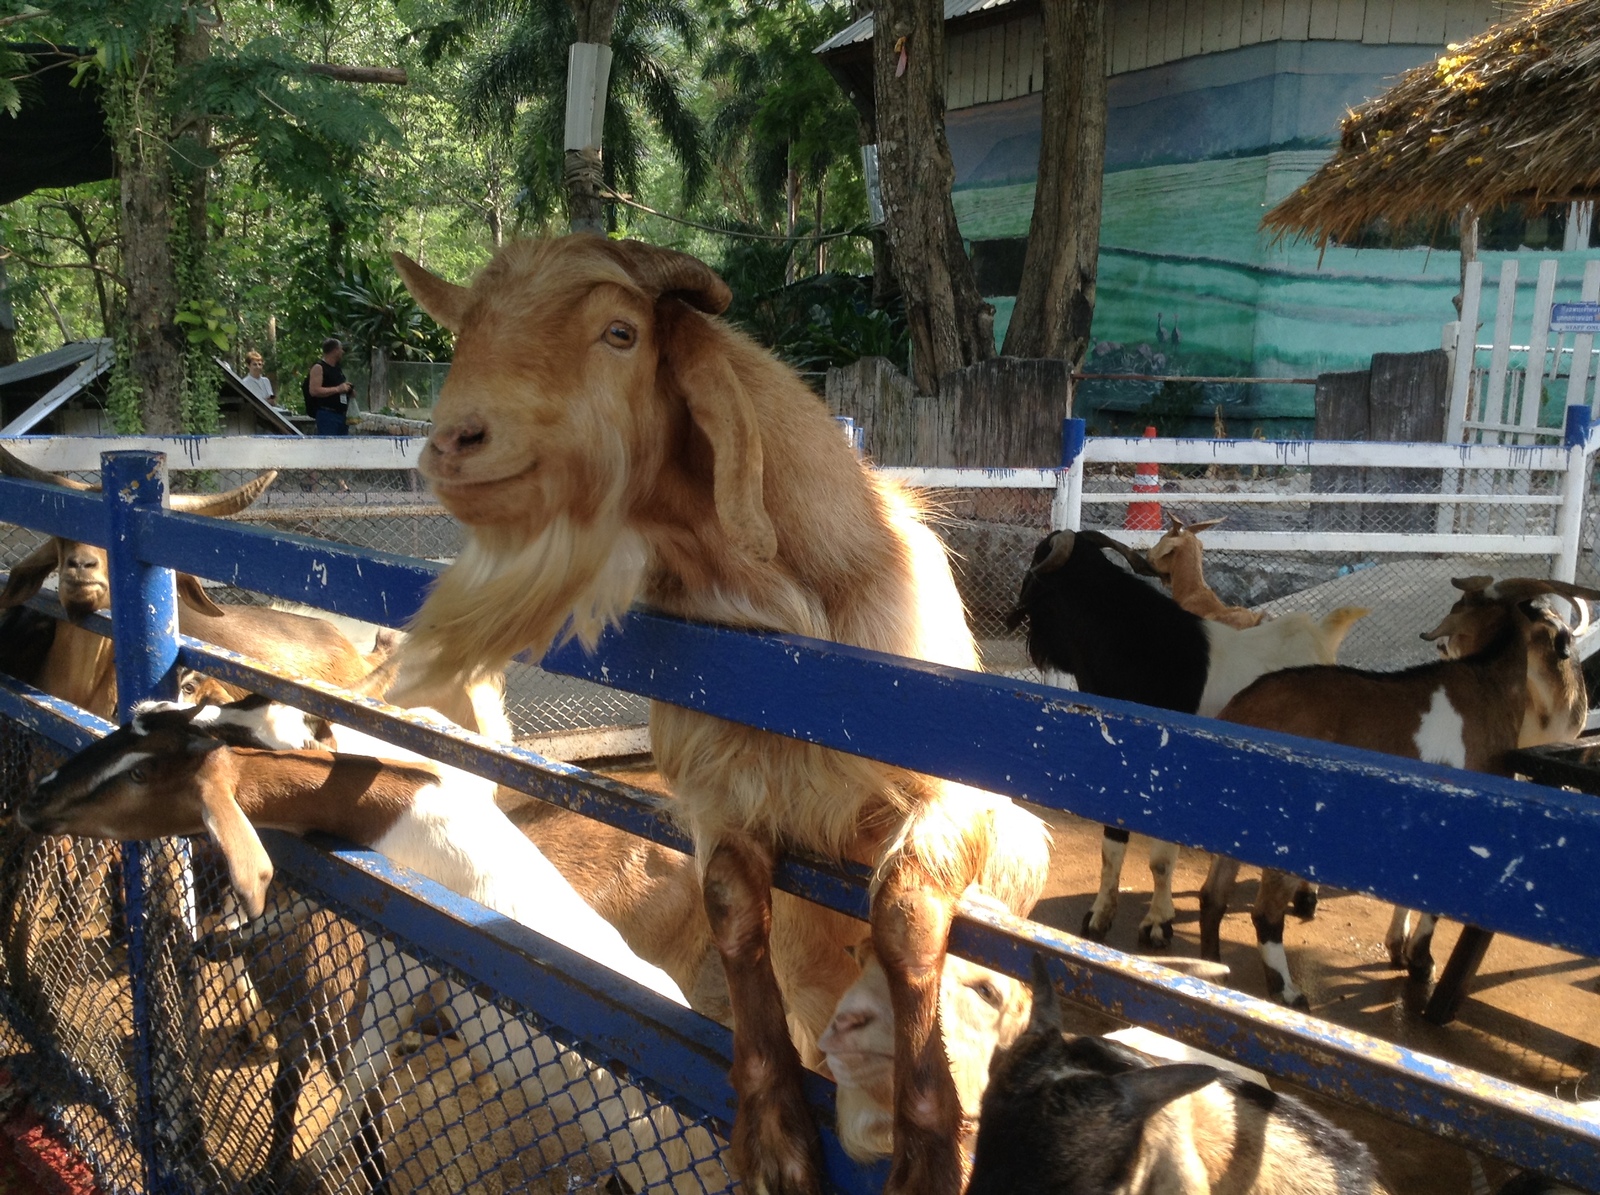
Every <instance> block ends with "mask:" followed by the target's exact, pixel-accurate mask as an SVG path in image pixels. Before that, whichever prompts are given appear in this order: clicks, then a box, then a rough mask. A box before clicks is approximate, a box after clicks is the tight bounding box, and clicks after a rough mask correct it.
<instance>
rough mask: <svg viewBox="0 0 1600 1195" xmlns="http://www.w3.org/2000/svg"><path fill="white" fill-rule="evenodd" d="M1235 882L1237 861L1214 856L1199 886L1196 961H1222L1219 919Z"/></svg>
mask: <svg viewBox="0 0 1600 1195" xmlns="http://www.w3.org/2000/svg"><path fill="white" fill-rule="evenodd" d="M1238 878H1239V861H1238V860H1237V859H1227V858H1224V857H1223V856H1221V855H1216V856H1213V858H1212V860H1211V867H1210V869H1209V870H1208V871H1207V872H1206V882H1205V883H1204V884H1202V885H1200V957H1201V958H1203V959H1209V960H1210V961H1211V962H1213V963H1220V962H1221V961H1222V918H1223V917H1224V916H1226V915H1227V912H1228V898H1229V897H1230V896H1232V895H1233V885H1234V882H1235V881H1236V880H1237V879H1238Z"/></svg>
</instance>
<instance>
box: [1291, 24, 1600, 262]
mask: <svg viewBox="0 0 1600 1195" xmlns="http://www.w3.org/2000/svg"><path fill="white" fill-rule="evenodd" d="M1597 195H1600V0H1548V2H1546V3H1542V4H1534V5H1530V6H1529V7H1528V8H1527V9H1525V10H1524V11H1523V12H1522V13H1521V14H1519V15H1518V16H1516V17H1515V18H1513V19H1511V20H1508V21H1505V22H1502V23H1501V24H1498V25H1494V26H1492V27H1491V28H1490V29H1489V30H1488V31H1486V32H1485V33H1482V34H1480V35H1479V36H1477V37H1475V38H1473V39H1472V40H1471V41H1469V42H1467V43H1465V44H1464V45H1459V46H1452V47H1450V50H1449V52H1448V53H1447V54H1445V55H1444V56H1443V57H1441V58H1440V59H1438V61H1436V62H1433V63H1430V64H1428V65H1425V66H1419V67H1416V68H1415V69H1413V70H1410V71H1407V72H1406V73H1405V74H1404V75H1402V76H1401V78H1400V81H1399V82H1398V83H1396V84H1395V85H1394V86H1393V87H1391V88H1390V89H1389V90H1388V91H1386V92H1385V93H1384V94H1383V95H1381V96H1379V97H1378V98H1377V99H1375V100H1372V101H1370V102H1368V103H1366V104H1363V105H1362V106H1361V107H1359V108H1357V109H1355V110H1354V111H1352V112H1351V113H1350V114H1349V115H1348V116H1346V117H1345V119H1344V123H1343V127H1342V137H1341V140H1340V147H1339V151H1338V153H1336V154H1335V155H1334V157H1333V158H1332V159H1331V160H1330V161H1329V162H1328V163H1327V164H1326V165H1324V166H1323V167H1322V169H1320V170H1319V171H1317V173H1316V174H1314V175H1312V177H1311V178H1310V179H1309V180H1308V181H1307V182H1306V184H1305V185H1304V186H1303V187H1301V188H1300V189H1299V190H1298V191H1296V192H1295V193H1294V194H1293V195H1291V196H1290V197H1289V198H1288V199H1286V200H1284V201H1283V202H1282V203H1280V204H1279V205H1278V206H1277V207H1275V208H1274V209H1273V210H1272V211H1271V212H1269V213H1268V214H1267V218H1266V219H1265V220H1264V221H1263V227H1265V228H1268V229H1272V230H1276V231H1277V232H1278V233H1279V234H1280V235H1284V234H1295V233H1298V234H1301V235H1304V236H1309V237H1311V238H1313V239H1315V240H1317V241H1319V242H1321V243H1324V244H1325V243H1326V242H1327V241H1328V240H1329V239H1335V240H1344V241H1350V240H1354V239H1355V237H1356V236H1357V234H1358V233H1359V232H1360V231H1361V230H1362V229H1363V228H1365V227H1367V226H1368V225H1370V224H1371V223H1372V222H1373V221H1375V220H1378V219H1384V220H1386V221H1387V222H1388V223H1389V224H1390V225H1391V226H1393V227H1400V226H1404V225H1407V224H1411V223H1412V222H1413V221H1417V220H1436V221H1440V222H1448V221H1454V220H1455V219H1456V217H1457V216H1458V215H1459V214H1460V212H1461V211H1462V209H1463V208H1466V207H1471V208H1473V209H1474V210H1476V211H1478V212H1486V211H1490V210H1493V209H1495V208H1499V207H1507V206H1510V205H1512V204H1546V203H1560V202H1570V201H1573V200H1582V199H1593V198H1595V197H1596V196H1597Z"/></svg>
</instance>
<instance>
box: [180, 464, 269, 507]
mask: <svg viewBox="0 0 1600 1195" xmlns="http://www.w3.org/2000/svg"><path fill="white" fill-rule="evenodd" d="M277 479H278V471H277V470H276V469H268V470H267V471H266V472H265V473H263V474H262V475H261V476H260V477H257V478H254V479H252V480H250V481H247V482H245V483H244V484H243V485H242V486H238V487H237V488H235V489H231V490H229V491H227V492H226V493H223V494H168V495H167V503H168V505H169V506H170V507H171V508H172V509H173V510H181V511H183V512H185V513H186V514H194V515H236V514H238V513H239V512H240V511H241V510H243V509H244V508H245V507H247V506H249V505H250V504H251V503H252V502H254V501H255V500H256V499H257V498H259V497H261V495H262V493H263V492H265V490H266V488H267V487H268V486H269V485H271V484H272V483H273V482H274V481H276V480H277Z"/></svg>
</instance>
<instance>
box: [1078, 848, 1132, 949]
mask: <svg viewBox="0 0 1600 1195" xmlns="http://www.w3.org/2000/svg"><path fill="white" fill-rule="evenodd" d="M1127 855H1128V832H1127V831H1126V830H1119V829H1117V827H1115V826H1106V827H1104V832H1103V833H1102V834H1101V836H1100V891H1099V892H1098V893H1096V894H1095V898H1094V904H1093V905H1092V906H1091V907H1090V909H1089V911H1088V912H1087V913H1085V914H1084V915H1083V928H1082V929H1081V930H1079V933H1080V935H1081V936H1083V937H1085V938H1088V939H1089V940H1090V941H1091V942H1104V941H1105V940H1106V935H1107V934H1108V933H1110V932H1111V923H1112V922H1113V921H1115V920H1116V919H1117V897H1118V895H1119V892H1120V890H1121V888H1122V861H1123V860H1124V859H1125V858H1127Z"/></svg>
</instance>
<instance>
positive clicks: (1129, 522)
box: [1122, 427, 1161, 531]
mask: <svg viewBox="0 0 1600 1195" xmlns="http://www.w3.org/2000/svg"><path fill="white" fill-rule="evenodd" d="M1144 438H1145V439H1146V440H1153V439H1155V438H1156V429H1155V428H1153V427H1147V428H1145V429H1144ZM1133 492H1134V493H1136V494H1159V493H1160V492H1161V470H1160V467H1159V466H1158V465H1156V464H1155V463H1154V462H1153V461H1150V462H1146V463H1145V464H1142V465H1137V466H1135V467H1134V470H1133ZM1122 529H1123V530H1124V531H1160V530H1161V503H1159V502H1130V503H1128V517H1127V518H1126V519H1124V520H1123V521H1122Z"/></svg>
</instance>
